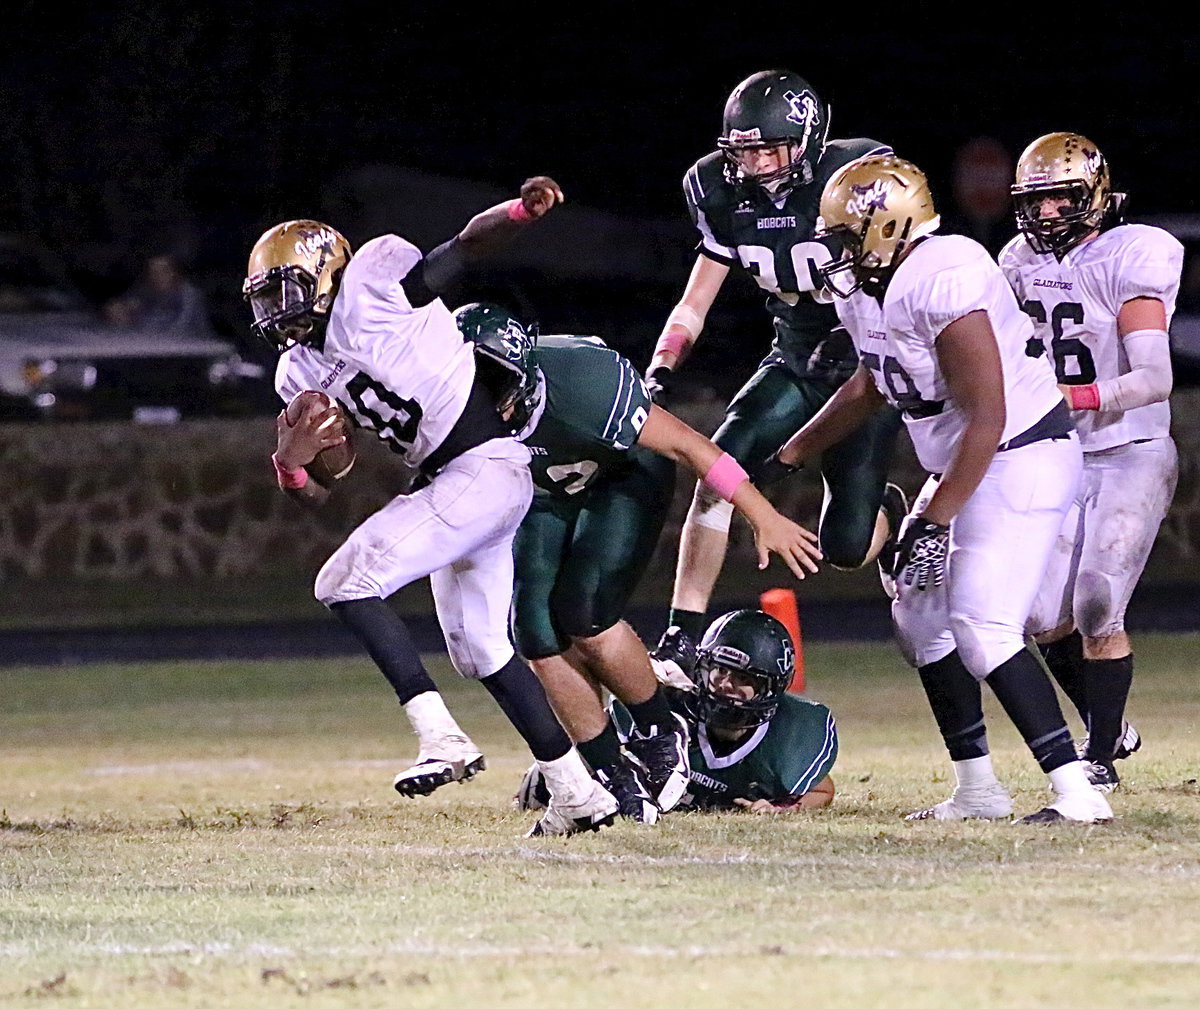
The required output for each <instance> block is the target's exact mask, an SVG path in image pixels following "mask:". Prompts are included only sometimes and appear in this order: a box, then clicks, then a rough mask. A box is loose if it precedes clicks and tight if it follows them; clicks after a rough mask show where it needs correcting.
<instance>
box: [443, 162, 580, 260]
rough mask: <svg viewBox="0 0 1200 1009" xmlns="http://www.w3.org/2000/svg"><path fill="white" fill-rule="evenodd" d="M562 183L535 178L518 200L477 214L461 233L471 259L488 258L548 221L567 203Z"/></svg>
mask: <svg viewBox="0 0 1200 1009" xmlns="http://www.w3.org/2000/svg"><path fill="white" fill-rule="evenodd" d="M564 198H565V197H564V196H563V191H562V189H561V188H560V187H559V185H558V183H557V182H555V181H554V180H553V179H552V178H550V177H549V176H546V175H535V176H533V177H532V178H529V179H526V180H525V181H524V182H523V183H522V184H521V192H520V195H519V196H518V197H517V199H515V200H505V201H504V202H503V203H497V204H496V205H495V206H494V207H489V208H488V209H487V210H484V211H483V212H482V213H479V214H476V215H475V216H474V217H472V218H471V220H469V221H468V222H467V224H466V226H465V227H464V228H463V229H462V231H460V232H459V233H458V241H459V243H460V244H461V245H462V248H463V251H464V252H465V253H466V254H467V255H469V256H476V255H484V254H486V253H488V252H490V251H491V250H492V249H494V248H496V247H498V246H500V245H503V244H504V243H505V242H506V241H508V240H509V239H510V238H512V237H513V236H514V235H516V234H517V232H519V231H520V230H521V229H522V228H524V227H526V226H527V225H528V224H530V223H532V222H533V221H537V220H540V219H541V218H543V217H545V216H546V215H547V214H548V213H550V211H551V210H553V209H554V208H555V207H556V206H558V205H559V204H560V203H562V202H563V200H564Z"/></svg>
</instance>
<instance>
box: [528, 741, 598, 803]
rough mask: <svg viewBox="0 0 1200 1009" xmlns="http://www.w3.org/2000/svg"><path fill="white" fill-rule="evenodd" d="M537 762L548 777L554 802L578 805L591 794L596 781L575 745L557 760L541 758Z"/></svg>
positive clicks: (548, 785)
mask: <svg viewBox="0 0 1200 1009" xmlns="http://www.w3.org/2000/svg"><path fill="white" fill-rule="evenodd" d="M537 764H538V767H540V768H541V769H542V776H543V777H544V778H545V779H546V787H547V788H548V789H549V790H550V801H551V802H552V803H556V804H558V805H564V806H577V805H579V804H580V803H581V802H584V801H585V800H586V799H587V798H588V796H589V795H591V793H592V790H593V788H594V786H595V782H594V781H593V780H592V776H591V774H590V773H589V772H588V769H587V764H585V763H584V762H583V758H582V757H581V756H580V755H579V751H578V750H576V749H575V747H573V746H572V747H571V748H570V749H569V750H567V752H566V753H564V754H563V755H562V756H561V757H559V758H558V759H556V760H539V761H538V762H537Z"/></svg>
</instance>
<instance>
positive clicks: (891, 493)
mask: <svg viewBox="0 0 1200 1009" xmlns="http://www.w3.org/2000/svg"><path fill="white" fill-rule="evenodd" d="M908 507H909V506H908V498H907V497H906V496H905V494H904V491H903V490H901V489H900V486H899V485H898V484H894V483H889V484H886V485H885V486H884V488H883V497H882V498H880V501H879V508H880V510H881V511H882V512H883V516H884V518H885V519H886V520H887V525H888V534H887V539H885V540H884V541H883V546H882V547H880V548H879V556H877V557H876V558H875V562H876V563H877V564H878V565H879V581H880V583H881V584H882V585H883V591H884V592H886V593H887V596H888V598H889V599H895V598H896V543H897V541H898V540H899V539H900V525H901V523H903V522H904V518H905V516H906V515H907V514H908Z"/></svg>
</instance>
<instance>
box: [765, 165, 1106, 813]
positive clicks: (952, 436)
mask: <svg viewBox="0 0 1200 1009" xmlns="http://www.w3.org/2000/svg"><path fill="white" fill-rule="evenodd" d="M821 218H822V222H823V231H824V233H825V234H827V235H829V236H830V237H831V238H833V239H834V240H836V241H837V242H839V243H840V246H841V253H840V255H839V257H838V259H836V260H835V261H834V262H832V263H830V264H828V265H827V266H825V267H823V268H822V270H823V272H824V275H825V281H826V283H827V285H828V286H829V288H830V289H831V290H832V291H833V292H834V293H835V295H837V296H838V302H837V311H838V317H839V318H840V319H841V320H842V322H843V324H844V325H845V326H846V329H847V330H848V331H849V333H850V335H851V337H852V338H853V340H854V345H855V347H856V348H857V350H858V355H859V361H860V363H859V366H858V369H857V370H856V371H855V373H854V375H853V376H852V377H851V378H850V380H849V381H848V382H846V384H845V385H843V386H842V387H841V388H840V389H839V390H838V391H837V392H836V393H835V394H834V396H833V398H832V399H831V400H830V401H829V405H828V406H827V407H826V408H825V409H824V410H823V411H822V412H821V413H820V414H819V415H818V416H817V417H816V418H814V419H813V420H812V421H810V422H809V423H808V424H807V425H805V427H804V428H802V429H801V430H800V431H799V432H798V433H797V434H795V435H794V436H793V437H792V438H791V439H789V441H788V443H787V444H786V445H784V447H783V448H782V449H781V450H780V456H781V457H782V460H783V461H784V462H785V463H796V462H799V461H802V460H804V459H806V458H808V457H810V456H812V455H814V454H815V453H817V452H821V451H822V450H824V449H825V448H826V447H827V446H828V445H831V444H834V443H835V442H837V441H840V440H841V439H842V438H844V437H845V436H846V434H847V433H848V432H849V431H851V430H853V429H854V428H855V427H856V426H858V425H859V424H861V423H863V422H864V421H866V419H867V418H869V417H870V416H871V415H872V414H873V413H874V412H875V411H876V410H877V409H878V408H879V406H880V405H882V404H883V402H884V401H887V402H889V403H891V404H892V405H894V406H895V407H896V408H897V409H899V410H900V411H901V413H902V414H903V416H904V421H905V425H906V427H907V428H908V431H909V435H910V436H911V438H912V441H913V446H914V448H915V449H916V453H917V457H918V459H919V460H920V462H921V464H922V466H924V467H925V469H926V470H927V471H928V472H929V473H930V474H931V476H930V478H929V479H928V480H927V481H926V484H925V486H924V488H923V489H922V490H921V493H920V495H919V497H918V498H917V501H916V502H915V504H914V507H913V510H912V512H911V513H910V514H909V516H908V518H907V519H906V520H905V523H904V525H903V527H902V531H901V535H900V539H899V541H898V542H897V546H896V557H895V571H896V579H897V597H896V599H895V601H894V602H893V604H892V616H893V619H894V622H895V626H896V631H897V636H898V638H899V641H900V644H901V648H902V650H903V651H904V653H905V656H906V658H907V659H908V660H909V661H910V662H911V663H912V664H913V665H914V666H916V667H917V669H918V671H919V673H920V676H921V682H922V684H923V686H924V687H925V691H926V694H927V696H928V698H929V702H930V705H931V707H932V709H933V713H934V716H935V718H936V720H937V723H938V727H939V729H940V730H941V733H942V737H943V739H944V740H945V743H946V747H947V749H948V750H949V752H950V757H951V760H952V761H953V764H954V772H955V779H956V782H957V787H956V788H955V790H954V793H953V795H951V797H950V798H949V799H947V800H945V801H944V802H940V803H938V804H937V805H935V806H933V807H932V808H930V809H925V810H922V811H920V812H918V813H914V814H912V818H914V819H925V818H930V819H938V820H954V819H963V818H966V817H980V818H1001V817H1007V816H1009V815H1011V813H1012V800H1011V798H1010V797H1009V794H1008V792H1007V790H1006V789H1005V788H1004V786H1003V785H1001V784H1000V782H999V781H998V780H997V779H996V776H995V773H994V771H993V769H992V763H991V758H990V756H989V754H988V746H987V736H986V729H985V726H984V720H983V708H982V703H981V701H982V697H981V690H980V683H982V682H986V683H987V684H988V686H989V687H990V688H991V689H992V691H993V693H995V695H996V697H997V698H998V700H999V701H1000V704H1001V706H1002V707H1003V708H1004V710H1005V712H1006V713H1007V714H1008V716H1009V717H1010V718H1011V719H1012V721H1013V723H1014V724H1015V725H1016V727H1017V729H1018V730H1019V731H1020V733H1021V736H1022V738H1023V739H1024V740H1025V742H1026V744H1027V745H1028V746H1029V748H1030V750H1031V751H1032V753H1033V756H1034V758H1035V759H1036V760H1037V763H1038V765H1039V766H1040V767H1041V769H1042V770H1043V771H1044V772H1045V773H1046V775H1047V776H1048V778H1049V781H1050V787H1051V789H1052V790H1053V793H1054V798H1053V800H1052V801H1051V802H1050V803H1049V804H1048V805H1047V806H1046V807H1045V808H1043V809H1041V810H1039V811H1038V812H1036V813H1032V814H1030V815H1029V816H1027V817H1026V818H1025V821H1023V822H1030V823H1054V822H1058V821H1062V820H1070V821H1076V822H1082V823H1095V822H1100V821H1105V820H1109V819H1111V817H1112V810H1111V809H1110V808H1109V805H1108V802H1107V801H1106V800H1105V798H1104V796H1103V795H1101V794H1100V793H1099V792H1097V791H1096V790H1095V789H1093V788H1092V786H1091V783H1090V781H1089V780H1088V776H1087V773H1086V771H1085V768H1084V765H1083V764H1082V763H1081V762H1080V760H1079V758H1078V757H1077V756H1076V753H1075V749H1074V746H1073V745H1072V742H1071V735H1070V732H1069V731H1068V730H1067V725H1066V722H1065V721H1064V719H1063V714H1062V709H1061V708H1060V707H1059V704H1058V697H1057V695H1056V694H1055V691H1054V687H1053V685H1052V684H1051V682H1050V678H1049V677H1048V676H1047V675H1046V673H1045V671H1044V670H1043V669H1042V666H1041V664H1040V663H1039V662H1038V661H1037V659H1036V657H1035V656H1034V655H1033V654H1032V652H1030V651H1029V650H1027V649H1026V647H1025V626H1026V621H1027V620H1028V617H1029V612H1030V610H1031V609H1032V607H1033V601H1034V598H1035V597H1036V595H1037V592H1038V589H1039V587H1040V585H1041V582H1042V578H1043V575H1044V574H1045V571H1046V568H1047V565H1048V562H1049V560H1050V554H1051V552H1052V551H1053V549H1054V544H1055V540H1056V538H1057V536H1058V532H1059V530H1060V529H1061V527H1062V523H1063V519H1064V517H1065V516H1066V513H1067V511H1068V509H1069V508H1070V506H1071V502H1072V501H1073V500H1074V499H1075V494H1076V491H1077V490H1078V487H1079V481H1080V476H1081V474H1082V470H1083V453H1082V451H1081V449H1080V445H1079V437H1078V435H1077V434H1076V433H1075V429H1074V424H1073V423H1072V421H1071V415H1070V411H1069V410H1068V409H1067V406H1066V403H1064V402H1063V397H1062V394H1061V393H1060V392H1059V391H1058V386H1057V382H1056V379H1055V376H1054V370H1053V369H1052V368H1051V367H1050V365H1049V363H1048V362H1047V360H1046V358H1045V357H1037V358H1033V357H1029V356H1028V355H1027V354H1026V346H1027V344H1028V342H1029V340H1030V339H1032V337H1033V323H1032V322H1031V320H1030V319H1029V317H1028V316H1027V315H1025V313H1023V312H1022V311H1021V308H1020V305H1019V304H1018V303H1017V300H1016V298H1015V297H1014V295H1013V292H1012V288H1010V287H1009V285H1008V283H1007V282H1006V281H1005V279H1004V275H1003V273H1001V271H1000V268H999V267H998V266H997V265H996V263H995V262H994V261H993V260H992V259H991V257H990V256H988V254H987V251H986V250H985V249H984V248H983V246H981V245H980V244H979V243H978V242H976V241H974V240H973V239H971V238H967V237H965V236H961V235H938V234H936V233H935V232H936V230H937V227H938V223H939V222H938V216H937V213H936V211H935V209H934V205H933V199H932V197H931V196H930V193H929V186H928V183H927V182H926V179H925V176H924V174H923V173H922V172H921V170H920V169H919V168H917V167H916V166H915V165H913V164H911V163H910V162H907V161H904V160H902V159H900V158H896V157H894V156H891V155H885V156H875V157H868V158H863V159H861V160H859V161H856V162H854V163H852V164H850V165H847V166H845V167H844V168H842V169H840V170H839V171H838V172H837V173H836V174H835V175H834V176H833V177H832V178H831V179H830V180H829V182H828V184H827V185H826V187H825V191H824V193H823V195H822V197H821Z"/></svg>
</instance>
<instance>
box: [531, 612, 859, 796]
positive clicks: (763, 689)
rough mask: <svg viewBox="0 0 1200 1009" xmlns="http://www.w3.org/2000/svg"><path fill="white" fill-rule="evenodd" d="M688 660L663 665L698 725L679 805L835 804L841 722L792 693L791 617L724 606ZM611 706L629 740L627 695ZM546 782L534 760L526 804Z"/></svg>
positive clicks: (674, 694) (677, 702) (683, 708)
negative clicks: (788, 625)
mask: <svg viewBox="0 0 1200 1009" xmlns="http://www.w3.org/2000/svg"><path fill="white" fill-rule="evenodd" d="M683 658H684V663H685V664H686V665H687V667H688V668H687V669H681V668H680V666H679V665H678V664H677V663H676V662H675V661H671V662H660V663H656V664H655V669H656V672H659V674H660V675H661V676H662V677H663V679H664V681H665V682H666V683H668V684H669V686H668V687H667V694H668V697H669V698H670V701H671V706H672V707H673V708H674V709H675V710H676V711H677V712H678V713H679V714H680V715H682V716H683V717H684V718H685V719H686V720H687V722H688V725H689V727H690V729H691V746H690V749H689V757H690V761H689V763H690V771H689V777H690V780H689V783H688V789H687V792H686V794H685V795H684V796H683V798H682V800H681V801H680V803H679V805H678V807H677V808H679V809H696V810H733V809H744V810H747V811H748V812H752V813H783V812H790V811H793V810H798V809H818V808H821V807H823V806H828V805H829V804H830V803H831V802H832V801H833V795H834V786H833V778H831V777H830V771H831V770H832V769H833V765H834V762H835V761H836V760H837V754H838V737H837V727H836V725H835V724H834V720H833V715H832V714H830V712H829V709H828V708H827V707H825V705H823V704H818V703H816V702H815V701H810V700H807V699H805V698H802V697H797V696H796V695H795V694H789V693H788V692H787V690H788V685H789V684H790V683H791V681H792V674H793V671H794V664H795V649H794V648H793V646H792V640H791V637H790V636H789V635H788V632H787V629H786V628H785V627H784V626H783V624H781V623H780V622H779V621H778V620H776V619H775V618H774V617H772V616H769V615H768V614H766V613H763V612H761V611H760V610H736V611H734V612H732V613H726V614H725V615H724V616H722V617H718V618H717V619H716V620H715V621H713V623H712V625H711V626H710V627H709V628H708V630H707V631H705V633H704V636H703V638H702V639H701V642H700V645H699V647H698V649H695V650H690V651H689V650H684V652H683ZM611 710H612V714H613V719H614V721H615V722H616V724H617V726H618V730H619V733H620V737H621V739H622V740H627V739H629V738H630V736H631V733H632V732H633V731H634V723H633V719H632V718H631V716H630V714H629V712H628V711H627V710H626V708H625V706H624V705H622V704H621V703H620V702H619V701H613V702H612V705H611ZM539 782H540V774H539V772H538V768H537V765H536V764H535V765H534V766H533V767H531V768H530V769H529V771H528V772H526V776H525V780H524V781H523V782H522V784H521V788H520V791H519V792H518V795H517V803H518V805H521V806H526V807H530V808H536V806H537V805H538V804H542V805H544V804H545V802H546V798H547V796H546V793H545V790H544V786H541V785H539Z"/></svg>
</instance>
